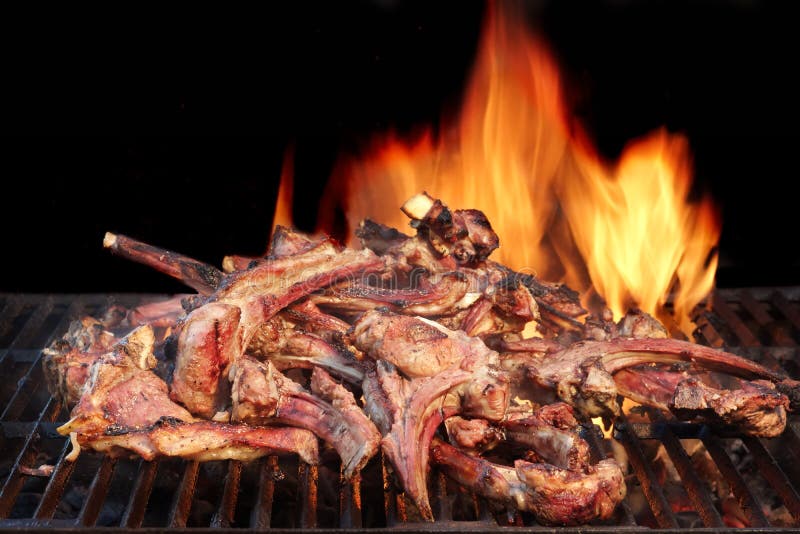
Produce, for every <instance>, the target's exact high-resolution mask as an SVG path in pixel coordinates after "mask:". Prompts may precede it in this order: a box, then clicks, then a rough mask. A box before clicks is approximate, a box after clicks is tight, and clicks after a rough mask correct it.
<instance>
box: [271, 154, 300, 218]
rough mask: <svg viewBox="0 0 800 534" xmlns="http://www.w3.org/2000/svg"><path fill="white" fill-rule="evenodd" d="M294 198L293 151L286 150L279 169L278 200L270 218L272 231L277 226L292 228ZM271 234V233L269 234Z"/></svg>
mask: <svg viewBox="0 0 800 534" xmlns="http://www.w3.org/2000/svg"><path fill="white" fill-rule="evenodd" d="M293 197H294V150H293V148H292V147H289V148H287V149H286V152H285V153H284V154H283V166H282V167H281V183H280V186H279V187H278V198H277V201H276V202H275V213H274V214H273V216H272V231H274V230H275V227H276V226H278V225H281V226H286V227H287V228H291V227H292V221H293V217H292V201H293ZM270 233H272V232H270Z"/></svg>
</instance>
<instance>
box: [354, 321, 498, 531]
mask: <svg viewBox="0 0 800 534" xmlns="http://www.w3.org/2000/svg"><path fill="white" fill-rule="evenodd" d="M409 329H411V330H414V331H415V332H416V333H417V334H418V335H417V334H414V335H417V337H416V338H414V339H411V340H410V339H409V338H408V337H406V336H405V335H403V332H405V331H407V330H409ZM352 341H353V343H354V345H356V347H357V348H358V349H359V350H362V351H363V352H364V353H366V354H368V355H369V356H371V357H372V358H374V359H375V360H378V363H389V364H391V366H392V367H391V368H388V367H386V366H385V365H384V366H383V367H381V366H378V367H377V372H376V374H375V376H374V377H373V376H372V375H371V374H370V373H368V380H367V382H368V383H367V384H366V385H365V387H364V390H365V393H366V392H368V397H367V399H368V402H369V401H370V400H371V399H375V400H377V402H378V406H377V407H376V408H374V409H372V410H370V408H368V411H369V412H370V413H373V411H374V412H377V413H376V415H377V417H378V419H379V420H380V421H381V423H380V426H381V427H382V428H383V429H384V430H385V428H386V427H387V426H389V424H388V421H391V426H390V427H389V430H388V433H385V435H384V437H383V440H382V447H383V451H384V453H385V454H386V455H387V457H388V458H389V460H390V461H391V462H392V464H393V465H394V467H395V473H396V475H397V476H398V478H399V479H400V481H401V484H402V486H403V488H404V489H405V490H406V493H407V495H408V496H409V497H410V498H411V499H412V500H413V501H414V502H415V503H416V505H417V508H418V509H419V511H420V514H421V515H422V517H423V518H424V519H427V520H429V521H432V520H433V512H432V510H431V508H430V504H429V502H428V488H427V476H426V475H427V465H428V447H429V444H430V442H431V440H432V439H433V435H434V433H435V432H436V429H437V428H438V427H439V425H440V424H441V423H442V422H443V421H444V420H445V419H447V418H448V417H452V416H454V415H457V414H462V415H464V416H469V417H479V418H483V419H488V420H493V421H497V420H500V419H502V418H503V417H504V416H505V413H506V411H507V408H508V402H509V398H508V391H509V388H508V381H507V380H506V378H505V376H504V375H503V373H502V371H501V370H500V369H499V359H498V355H497V353H496V352H494V351H492V350H490V349H489V348H488V347H486V345H484V344H483V342H482V341H480V340H479V339H477V338H471V337H469V336H467V335H466V334H465V333H463V332H454V331H450V330H447V329H446V328H444V327H441V326H439V325H437V324H436V323H434V322H431V321H428V320H425V319H422V318H411V317H406V316H399V315H395V314H392V313H389V312H379V311H372V312H368V313H367V314H365V315H364V317H362V319H361V320H360V321H359V322H358V323H357V324H356V325H355V327H354V329H353V332H352ZM412 348H413V349H415V350H414V352H413V353H410V354H406V353H405V352H404V351H406V350H411V349H412ZM426 353H430V355H427V356H426ZM392 359H393V360H395V361H392ZM430 361H433V363H432V364H431V363H430ZM394 367H397V369H398V370H400V371H401V372H403V374H405V375H406V376H416V378H414V379H412V380H410V381H409V382H404V381H403V380H402V379H400V378H399V377H397V376H395V377H392V376H391V375H392V374H394V371H393V369H394ZM424 373H428V374H427V375H425V374H424ZM381 375H383V376H381ZM375 378H377V380H375ZM365 396H366V395H365Z"/></svg>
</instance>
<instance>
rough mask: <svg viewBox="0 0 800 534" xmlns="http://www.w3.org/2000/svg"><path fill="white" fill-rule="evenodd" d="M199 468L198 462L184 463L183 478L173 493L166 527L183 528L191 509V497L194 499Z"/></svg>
mask: <svg viewBox="0 0 800 534" xmlns="http://www.w3.org/2000/svg"><path fill="white" fill-rule="evenodd" d="M199 468H200V464H199V463H198V462H186V466H185V467H184V469H183V476H181V481H180V483H179V484H178V489H177V491H176V493H175V500H174V501H173V503H172V509H171V510H170V512H169V520H168V526H169V527H170V528H176V527H177V528H183V527H185V526H186V520H187V519H188V518H189V511H190V510H191V508H192V497H194V489H195V485H196V484H197V473H198V470H199Z"/></svg>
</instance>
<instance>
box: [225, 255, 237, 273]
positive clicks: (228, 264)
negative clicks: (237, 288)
mask: <svg viewBox="0 0 800 534" xmlns="http://www.w3.org/2000/svg"><path fill="white" fill-rule="evenodd" d="M222 270H223V271H224V272H226V273H232V272H233V271H235V270H236V266H235V265H234V263H233V258H232V257H230V256H225V257H224V258H222Z"/></svg>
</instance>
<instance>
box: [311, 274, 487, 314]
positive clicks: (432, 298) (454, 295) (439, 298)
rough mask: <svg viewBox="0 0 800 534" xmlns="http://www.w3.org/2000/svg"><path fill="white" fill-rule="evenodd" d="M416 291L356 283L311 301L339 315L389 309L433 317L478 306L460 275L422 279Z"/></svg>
mask: <svg viewBox="0 0 800 534" xmlns="http://www.w3.org/2000/svg"><path fill="white" fill-rule="evenodd" d="M414 283H415V287H413V288H409V289H390V288H383V287H376V286H372V285H368V284H367V283H366V282H365V281H354V282H348V283H346V284H340V285H336V286H331V287H330V288H328V289H327V290H325V291H324V292H322V293H321V294H316V295H312V296H311V297H310V300H311V301H312V302H314V303H315V304H316V305H318V306H321V307H323V308H325V309H331V310H335V311H339V312H342V311H343V312H361V311H368V310H372V309H375V308H377V307H382V306H383V307H388V308H389V309H391V310H392V311H396V312H400V313H404V314H406V315H422V316H425V317H433V316H436V315H442V314H449V313H453V312H454V311H457V310H460V309H464V308H466V307H468V306H469V305H470V304H471V303H472V302H474V300H475V298H477V295H476V296H475V297H471V296H468V295H467V290H468V289H469V280H468V279H467V277H466V276H464V275H463V274H460V273H457V272H456V273H443V274H441V275H436V276H434V277H427V276H426V277H419V278H417V279H415V280H414Z"/></svg>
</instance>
